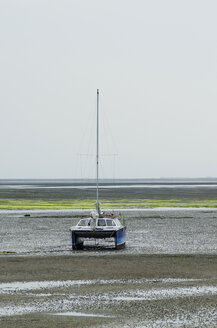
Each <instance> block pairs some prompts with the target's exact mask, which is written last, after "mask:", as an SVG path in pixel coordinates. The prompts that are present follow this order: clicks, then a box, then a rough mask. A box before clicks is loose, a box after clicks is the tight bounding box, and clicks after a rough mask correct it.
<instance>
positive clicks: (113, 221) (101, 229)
mask: <svg viewBox="0 0 217 328" xmlns="http://www.w3.org/2000/svg"><path fill="white" fill-rule="evenodd" d="M96 125H97V129H96V139H97V143H96V208H95V210H93V211H92V212H91V214H90V216H89V217H87V218H82V219H80V220H79V222H78V223H77V225H76V226H72V227H71V228H70V231H71V240H72V250H78V249H83V248H84V242H85V243H86V241H87V240H90V239H95V240H98V239H103V240H106V239H110V240H111V239H112V240H113V242H114V247H115V249H121V248H124V247H125V244H126V226H125V224H124V222H123V217H122V214H121V213H119V214H118V215H115V214H114V213H113V212H111V213H106V212H105V211H101V208H100V203H99V89H97V124H96Z"/></svg>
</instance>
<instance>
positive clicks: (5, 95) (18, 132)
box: [0, 0, 217, 178]
mask: <svg viewBox="0 0 217 328" xmlns="http://www.w3.org/2000/svg"><path fill="white" fill-rule="evenodd" d="M216 18H217V2H216V1H214V0H213V1H210V0H206V1H205V0H203V1H202V0H194V1H193V0H186V1H185V0H182V1H178V0H148V1H146V0H133V1H132V0H131V1H129V0H128V1H127V0H109V1H105V0H91V1H90V0H61V1H60V0H59V1H57V0H50V1H47V0H43V1H40V0H37V1H36V0H35V1H33V0H23V1H22V0H10V1H8V0H0V44H1V51H0V72H1V74H0V89H1V97H0V110H1V120H0V147H1V161H0V178H76V177H80V176H81V175H86V176H90V177H91V176H94V174H95V171H94V168H93V169H92V166H91V165H92V164H90V165H89V164H88V163H85V164H84V162H85V160H87V159H88V161H90V162H91V161H94V157H93V156H92V155H91V156H88V157H84V156H83V157H82V156H80V155H78V154H81V153H82V154H83V153H87V152H88V153H89V154H93V153H94V152H95V149H94V147H95V130H94V129H95V126H94V124H95V106H96V89H97V88H99V89H100V110H101V125H100V126H101V153H104V154H107V155H108V154H112V153H118V157H116V160H115V161H116V165H115V173H114V168H113V165H114V157H113V156H102V161H101V163H102V167H103V168H102V171H101V172H103V173H102V174H101V176H102V177H114V175H115V177H117V178H139V177H141V178H146V177H147V178H158V177H207V176H215V177H216V176H217V152H216V140H217V129H216V121H217V120H216V118H217V92H216V89H217V33H216V31H217V19H216ZM106 131H107V132H106ZM110 133H111V135H110ZM85 138H86V139H85ZM85 140H86V141H87V142H86V141H85ZM91 140H92V141H91ZM107 144H109V146H108V147H107ZM84 166H86V167H88V168H89V169H90V170H91V172H89V173H88V172H87V171H86V172H84V168H83V167H84ZM109 167H110V168H109Z"/></svg>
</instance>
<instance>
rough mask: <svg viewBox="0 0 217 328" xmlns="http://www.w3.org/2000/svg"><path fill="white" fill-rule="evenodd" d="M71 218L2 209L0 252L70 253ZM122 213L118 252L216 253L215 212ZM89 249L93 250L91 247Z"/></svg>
mask: <svg viewBox="0 0 217 328" xmlns="http://www.w3.org/2000/svg"><path fill="white" fill-rule="evenodd" d="M76 213H77V214H78V215H79V211H75V212H72V211H71V210H31V211H25V210H20V211H18V210H14V211H13V210H2V211H0V222H1V226H0V240H1V244H0V251H8V252H15V253H16V254H17V255H19V254H22V255H25V254H26V255H29V254H31V255H34V254H35V255H37V254H38V255H46V254H49V255H52V254H54V255H56V254H59V255H66V254H69V252H70V253H71V240H70V231H69V228H70V226H71V225H74V224H76V223H77V221H78V218H76V217H73V215H75V214H76ZM80 213H81V212H80ZM82 213H85V211H82ZM87 213H88V212H87ZM123 213H124V217H125V220H126V225H127V243H126V248H125V249H124V250H121V251H118V252H119V253H120V252H122V253H123V254H134V253H139V254H140V253H141V254H174V253H176V254H184V253H186V254H217V237H216V231H217V209H171V208H170V209H162V208H161V209H159V208H158V209H146V210H128V211H126V210H125V211H123ZM25 214H29V215H30V216H25ZM91 245H92V246H95V242H92V243H91ZM100 245H104V244H103V243H100ZM113 246H114V244H113V243H110V242H109V243H108V244H107V248H104V249H103V250H104V251H105V252H106V253H109V252H112V253H113V254H115V253H116V251H115V250H113V249H112V247H113ZM95 251H96V247H94V248H88V249H86V250H84V251H82V252H81V251H80V252H74V254H75V255H76V254H79V255H81V254H87V252H88V253H89V254H91V252H93V253H94V252H95ZM102 253H104V252H102ZM2 256H4V255H2Z"/></svg>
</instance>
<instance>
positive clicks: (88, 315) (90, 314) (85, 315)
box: [51, 312, 115, 318]
mask: <svg viewBox="0 0 217 328" xmlns="http://www.w3.org/2000/svg"><path fill="white" fill-rule="evenodd" d="M51 314H52V315H59V316H73V317H95V318H115V317H114V316H111V315H105V314H93V313H82V312H59V313H51Z"/></svg>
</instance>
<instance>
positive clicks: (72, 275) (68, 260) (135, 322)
mask: <svg viewBox="0 0 217 328" xmlns="http://www.w3.org/2000/svg"><path fill="white" fill-rule="evenodd" d="M0 264H1V269H0V280H1V282H2V283H4V282H5V283H7V286H9V287H10V283H13V282H19V283H18V285H19V284H21V282H33V283H35V284H36V285H37V283H38V282H44V283H45V287H43V288H42V287H41V288H39V287H38V288H37V287H33V288H31V284H30V290H28V288H27V289H25V284H24V288H23V287H22V288H23V289H22V288H21V289H19V286H18V287H17V289H16V288H14V289H13V288H12V287H11V288H9V287H8V289H6V292H5V291H3V293H2V295H1V303H2V306H3V308H4V309H5V311H6V313H7V311H9V312H10V308H11V307H15V308H16V306H17V309H18V308H19V307H20V306H21V305H22V306H23V308H24V310H23V311H24V312H25V310H26V313H22V309H21V313H20V314H19V315H7V316H2V317H1V319H0V320H1V321H0V323H1V327H2V328H6V327H7V328H9V327H30V326H31V327H32V328H35V327H176V326H178V327H215V326H216V323H217V322H216V314H217V313H216V303H217V277H216V272H217V256H216V255H200V254H197V255H184V254H182V255H124V254H115V255H105V254H104V255H101V254H94V255H93V254H91V253H90V254H89V255H85V256H77V255H76V256H74V253H72V255H71V256H38V257H30V256H24V257H22V256H19V257H16V256H1V258H0ZM48 281H49V284H48V285H47V286H46V283H47V282H48ZM57 282H62V285H61V284H60V285H59V286H58V283H57ZM64 282H65V283H64ZM2 283H1V284H0V290H1V289H2V290H4V288H3V287H4V285H3V284H2ZM55 283H57V285H55ZM2 286H3V287H2ZM11 286H13V284H12V285H11ZM25 307H26V309H25ZM28 307H29V308H30V310H29V311H28ZM31 307H32V310H31ZM34 309H35V310H34ZM31 311H32V313H31ZM58 313H63V314H64V315H57V314H58ZM93 315H96V316H93ZM186 322H187V323H188V325H186Z"/></svg>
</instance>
